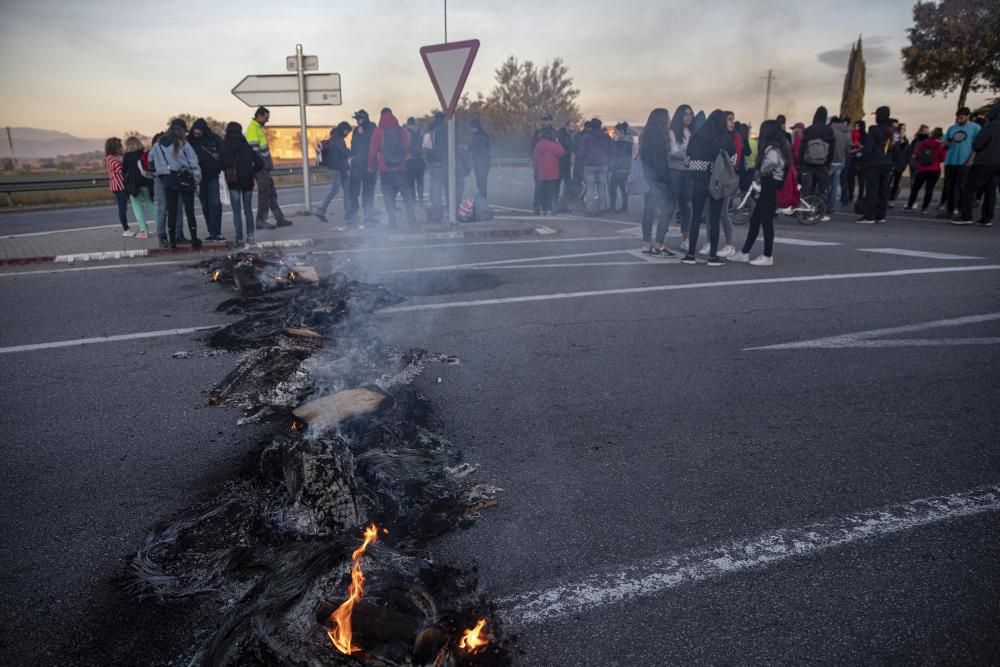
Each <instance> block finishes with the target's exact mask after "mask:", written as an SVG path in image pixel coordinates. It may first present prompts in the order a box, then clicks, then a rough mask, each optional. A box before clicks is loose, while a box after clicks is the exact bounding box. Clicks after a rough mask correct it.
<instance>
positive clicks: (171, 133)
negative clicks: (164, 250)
mask: <svg viewBox="0 0 1000 667" xmlns="http://www.w3.org/2000/svg"><path fill="white" fill-rule="evenodd" d="M153 151H154V152H153V160H154V161H155V163H156V174H157V178H162V179H163V184H164V193H165V195H166V200H167V242H168V244H169V246H170V247H171V248H176V247H177V227H178V225H177V222H178V220H177V218H178V215H179V213H180V211H179V206H180V205H181V204H183V206H184V213H185V215H186V216H187V221H188V230H189V231H190V232H191V247H192V248H200V247H201V240H200V239H199V238H198V228H197V226H196V222H195V217H194V193H195V192H197V190H198V185H199V184H200V183H201V166H200V165H199V164H198V155H197V154H196V153H195V152H194V149H193V148H191V145H190V144H189V143H188V142H187V124H186V123H185V122H184V121H183V120H181V119H179V118H177V119H174V121H173V122H172V123H171V124H170V129H168V130H167V131H166V132H165V133H164V134H163V136H162V137H161V138H160V141H159V143H157V144H156V146H155V147H154V149H153Z"/></svg>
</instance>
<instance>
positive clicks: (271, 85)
mask: <svg viewBox="0 0 1000 667" xmlns="http://www.w3.org/2000/svg"><path fill="white" fill-rule="evenodd" d="M232 93H233V95H235V96H236V97H237V98H239V100H240V101H241V102H243V103H244V104H246V105H247V106H248V107H259V106H265V107H297V106H299V79H298V75H297V74H251V75H250V76H246V77H243V80H242V81H240V82H239V83H238V84H236V86H235V87H234V88H233V90H232ZM305 103H306V106H340V104H342V100H341V96H340V74H306V75H305Z"/></svg>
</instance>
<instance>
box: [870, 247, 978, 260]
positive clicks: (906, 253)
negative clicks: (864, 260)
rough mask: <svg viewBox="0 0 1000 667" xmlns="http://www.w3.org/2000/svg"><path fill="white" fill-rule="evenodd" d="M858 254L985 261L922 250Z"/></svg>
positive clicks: (882, 249)
mask: <svg viewBox="0 0 1000 667" xmlns="http://www.w3.org/2000/svg"><path fill="white" fill-rule="evenodd" d="M858 252H877V253H881V254H883V255H903V256H905V257H920V258H922V259H986V258H985V257H972V256H970V255H949V254H948V253H946V252H924V251H923V250H904V249H902V248H858Z"/></svg>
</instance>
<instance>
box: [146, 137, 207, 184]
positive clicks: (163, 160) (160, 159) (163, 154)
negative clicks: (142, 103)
mask: <svg viewBox="0 0 1000 667" xmlns="http://www.w3.org/2000/svg"><path fill="white" fill-rule="evenodd" d="M150 156H151V157H152V158H153V161H154V163H155V164H156V175H157V176H160V177H162V178H166V177H167V176H169V175H170V174H171V173H174V172H180V171H190V172H191V173H192V174H194V181H195V183H198V184H200V183H201V165H200V164H198V155H197V154H196V153H195V152H194V149H193V148H191V144H189V143H188V142H186V141H185V142H184V145H183V146H182V147H181V149H180V150H178V151H175V150H174V141H173V139H171V138H170V133H169V132H167V133H164V135H163V136H162V137H160V140H159V141H158V142H157V143H156V145H155V146H153V150H151V151H150Z"/></svg>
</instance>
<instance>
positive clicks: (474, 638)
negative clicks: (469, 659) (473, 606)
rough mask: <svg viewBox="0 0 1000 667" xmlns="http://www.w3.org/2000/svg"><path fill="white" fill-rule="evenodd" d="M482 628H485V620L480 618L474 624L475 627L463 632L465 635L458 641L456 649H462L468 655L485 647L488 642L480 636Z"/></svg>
mask: <svg viewBox="0 0 1000 667" xmlns="http://www.w3.org/2000/svg"><path fill="white" fill-rule="evenodd" d="M484 627H486V619H485V618H481V619H479V621H478V622H477V623H476V627H474V628H472V629H471V630H466V631H465V634H464V635H462V638H461V639H460V640H459V641H458V648H464V649H465V650H466V651H468V652H469V653H476V652H477V651H479V649H481V648H483V647H484V646H486V645H487V644H488V643H489V640H488V639H487V638H486V637H485V636H483V634H482V632H483V628H484Z"/></svg>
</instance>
